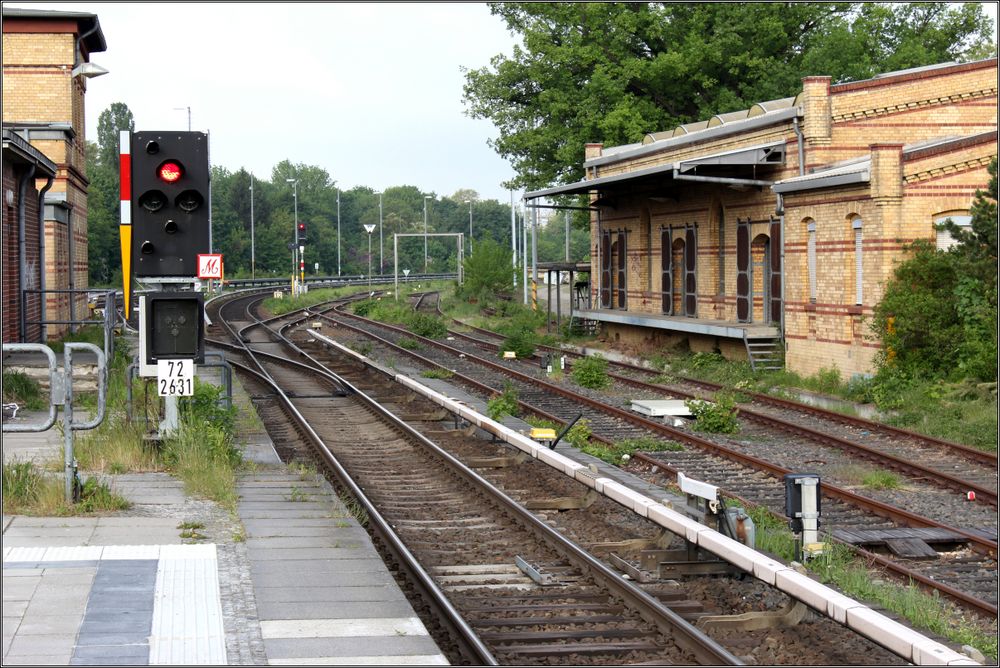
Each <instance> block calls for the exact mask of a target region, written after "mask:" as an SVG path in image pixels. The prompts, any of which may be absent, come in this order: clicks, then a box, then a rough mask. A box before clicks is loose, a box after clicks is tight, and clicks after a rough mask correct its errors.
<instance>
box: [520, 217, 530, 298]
mask: <svg viewBox="0 0 1000 668" xmlns="http://www.w3.org/2000/svg"><path fill="white" fill-rule="evenodd" d="M524 213H525V212H524V200H521V265H522V266H521V274H522V276H523V281H524V305H525V306H527V305H528V224H527V223H528V220H527V218H525V215H524Z"/></svg>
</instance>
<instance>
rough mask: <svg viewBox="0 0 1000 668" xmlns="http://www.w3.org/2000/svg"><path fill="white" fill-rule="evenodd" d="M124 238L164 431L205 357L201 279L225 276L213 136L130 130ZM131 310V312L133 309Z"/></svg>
mask: <svg viewBox="0 0 1000 668" xmlns="http://www.w3.org/2000/svg"><path fill="white" fill-rule="evenodd" d="M120 141H121V152H122V161H121V182H122V225H121V228H120V229H121V232H122V235H121V236H122V238H121V245H122V263H123V276H124V283H125V286H124V287H125V303H126V309H128V308H129V303H130V302H129V295H130V287H131V278H133V277H134V278H135V280H136V283H137V284H142V285H143V286H145V288H146V292H144V294H143V295H141V296H140V297H139V300H138V302H139V364H138V369H139V375H140V376H142V377H146V378H151V377H155V378H156V379H157V382H156V385H157V393H158V394H159V395H160V396H163V397H164V398H165V419H164V421H163V422H161V423H160V435H161V436H163V435H165V434H166V433H167V432H170V431H174V430H176V429H177V426H178V415H177V397H179V396H190V395H192V394H193V393H194V371H195V365H197V364H202V363H204V360H205V302H204V297H203V295H202V293H201V289H202V283H201V280H200V279H201V278H209V279H211V278H220V279H221V277H222V256H221V255H209V251H210V250H211V249H210V246H211V215H210V212H211V209H210V196H209V193H210V190H209V181H210V171H209V161H208V135H206V134H205V133H203V132H176V131H144V132H135V133H129V132H128V131H123V132H122V133H121V135H120ZM128 312H129V313H130V311H128Z"/></svg>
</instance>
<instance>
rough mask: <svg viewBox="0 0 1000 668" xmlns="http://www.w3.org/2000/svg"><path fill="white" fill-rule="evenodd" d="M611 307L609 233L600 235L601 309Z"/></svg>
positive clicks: (605, 231)
mask: <svg viewBox="0 0 1000 668" xmlns="http://www.w3.org/2000/svg"><path fill="white" fill-rule="evenodd" d="M610 306H611V232H609V231H608V230H604V232H602V233H601V307H602V308H609V307H610Z"/></svg>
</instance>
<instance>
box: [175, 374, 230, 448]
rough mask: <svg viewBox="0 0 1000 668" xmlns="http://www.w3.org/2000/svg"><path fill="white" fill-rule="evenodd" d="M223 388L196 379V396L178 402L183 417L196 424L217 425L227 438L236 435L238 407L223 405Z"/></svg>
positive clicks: (183, 398) (182, 398)
mask: <svg viewBox="0 0 1000 668" xmlns="http://www.w3.org/2000/svg"><path fill="white" fill-rule="evenodd" d="M222 399H223V388H222V387H221V386H218V385H213V384H212V383H203V382H201V380H199V379H197V378H195V380H194V394H193V395H192V396H190V397H181V398H180V400H179V401H178V402H177V406H178V410H179V412H180V414H181V417H182V418H184V417H187V418H189V419H191V420H192V421H195V422H204V423H206V424H212V425H215V426H216V427H217V428H219V429H221V430H222V432H223V433H224V434H226V436H228V437H229V438H232V437H233V435H234V434H235V433H236V407H235V406H229V407H226V406H224V405H222Z"/></svg>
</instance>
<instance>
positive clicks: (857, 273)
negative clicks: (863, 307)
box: [851, 218, 864, 305]
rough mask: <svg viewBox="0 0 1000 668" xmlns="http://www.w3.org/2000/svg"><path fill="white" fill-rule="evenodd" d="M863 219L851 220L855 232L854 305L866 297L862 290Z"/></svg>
mask: <svg viewBox="0 0 1000 668" xmlns="http://www.w3.org/2000/svg"><path fill="white" fill-rule="evenodd" d="M861 224H862V221H861V218H854V219H853V220H851V229H853V230H854V303H855V304H857V305H860V304H861V303H862V298H863V296H864V291H863V290H862V285H863V282H862V275H861V266H862V261H861Z"/></svg>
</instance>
